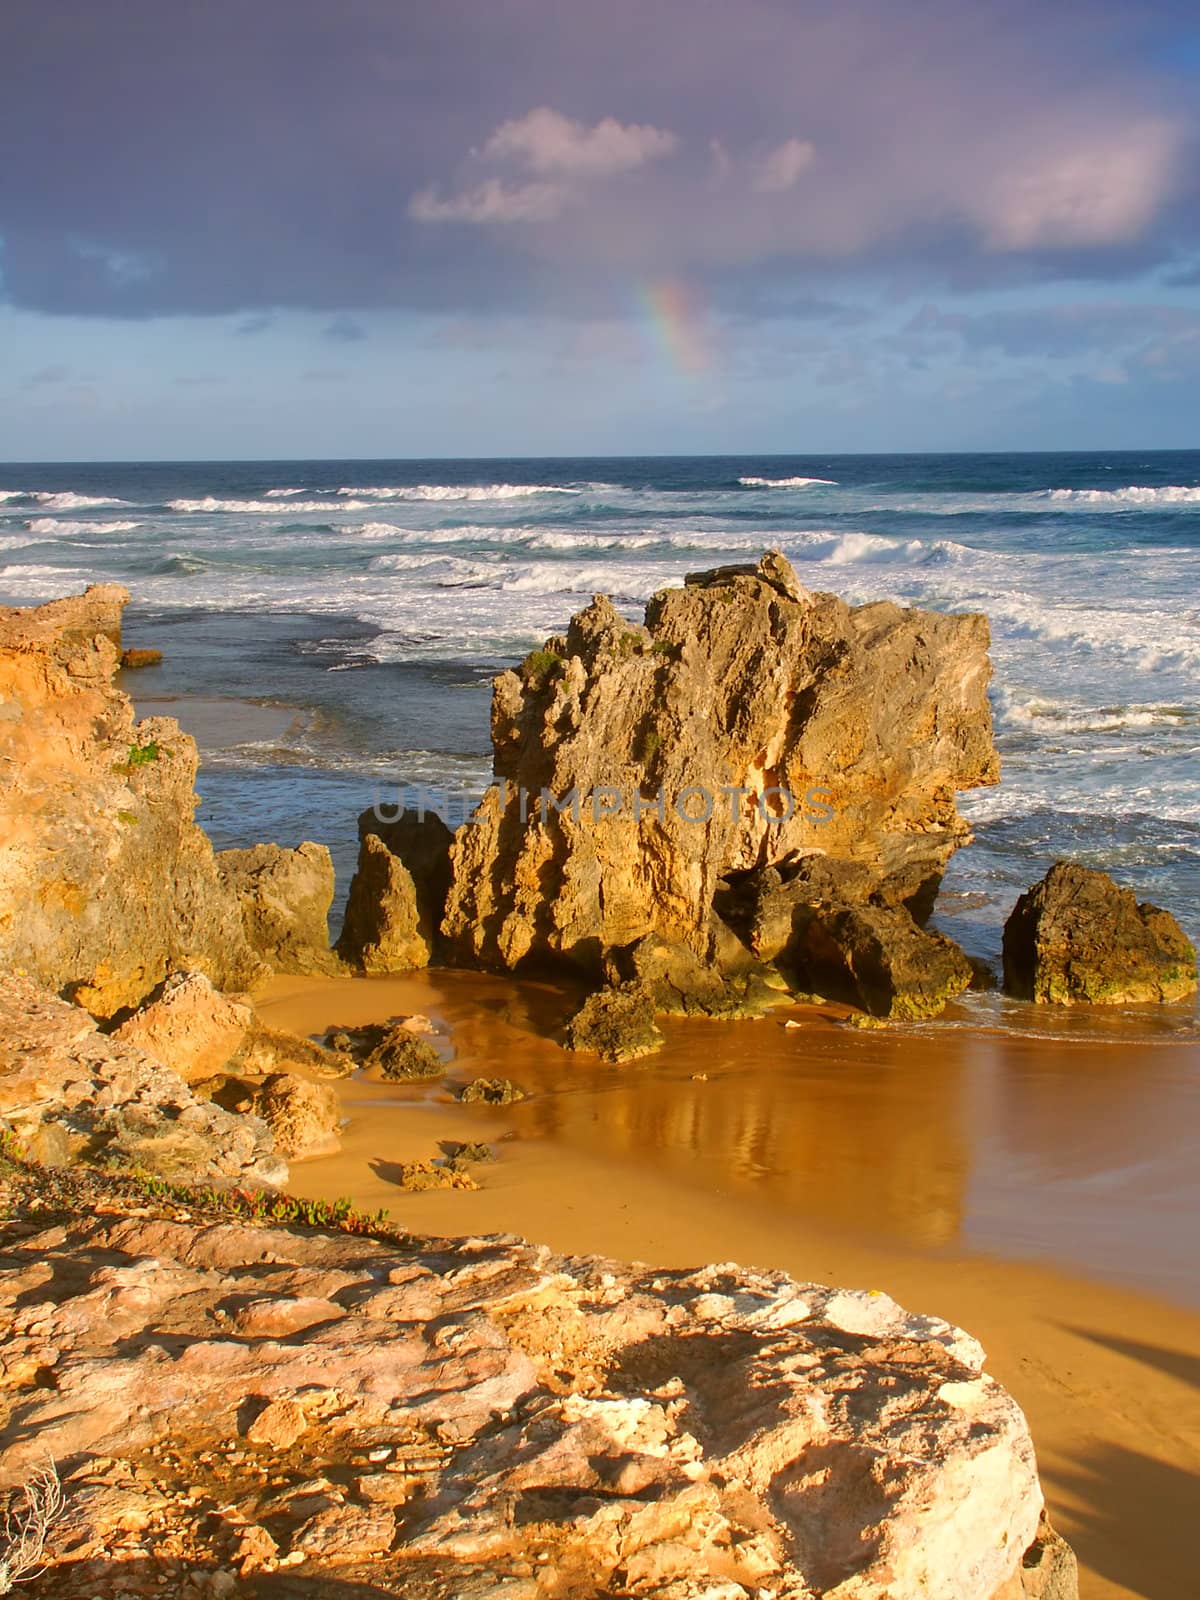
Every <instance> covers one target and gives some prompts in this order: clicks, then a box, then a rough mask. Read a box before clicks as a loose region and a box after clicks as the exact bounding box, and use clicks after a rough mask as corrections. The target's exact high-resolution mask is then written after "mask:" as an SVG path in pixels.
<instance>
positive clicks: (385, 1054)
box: [363, 1022, 446, 1079]
mask: <svg viewBox="0 0 1200 1600" xmlns="http://www.w3.org/2000/svg"><path fill="white" fill-rule="evenodd" d="M366 1042H367V1043H368V1045H369V1048H368V1050H367V1052H366V1054H365V1056H364V1057H363V1066H364V1067H365V1068H366V1070H367V1071H368V1072H378V1073H379V1074H380V1075H381V1076H382V1077H384V1078H397V1079H405V1078H438V1077H440V1076H441V1075H442V1073H443V1072H445V1070H446V1063H445V1062H444V1061H443V1060H442V1058H441V1056H440V1055H439V1054H438V1052H437V1050H436V1049H435V1048H434V1047H433V1045H431V1044H430V1043H429V1040H428V1039H422V1038H420V1037H419V1035H418V1034H417V1033H415V1032H414V1031H413V1029H412V1028H410V1027H406V1026H405V1024H404V1023H403V1022H398V1023H394V1024H384V1025H383V1026H381V1027H379V1028H377V1029H373V1030H371V1034H370V1036H369V1037H368V1039H367V1041H366Z"/></svg>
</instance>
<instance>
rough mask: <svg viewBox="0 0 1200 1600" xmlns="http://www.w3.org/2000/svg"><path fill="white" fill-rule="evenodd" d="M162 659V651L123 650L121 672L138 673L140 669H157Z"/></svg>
mask: <svg viewBox="0 0 1200 1600" xmlns="http://www.w3.org/2000/svg"><path fill="white" fill-rule="evenodd" d="M162 658H163V653H162V651H161V650H122V651H121V670H122V671H123V672H136V671H137V670H138V669H139V668H140V667H157V666H159V665H161V663H162Z"/></svg>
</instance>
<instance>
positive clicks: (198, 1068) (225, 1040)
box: [113, 972, 253, 1082]
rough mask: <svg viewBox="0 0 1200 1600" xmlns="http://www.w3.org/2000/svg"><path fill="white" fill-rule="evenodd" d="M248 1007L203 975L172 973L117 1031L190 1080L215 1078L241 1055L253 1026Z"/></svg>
mask: <svg viewBox="0 0 1200 1600" xmlns="http://www.w3.org/2000/svg"><path fill="white" fill-rule="evenodd" d="M252 1018H253V1013H252V1011H251V1008H250V1007H249V1006H248V1005H244V1004H242V1003H240V1002H239V1001H236V1000H230V999H229V998H228V996H226V995H223V994H218V993H217V991H216V990H215V989H214V988H213V986H212V984H211V983H210V982H209V981H208V979H207V978H206V977H205V976H204V974H203V973H202V972H179V973H173V974H172V975H171V976H170V977H169V978H168V979H167V980H166V982H165V983H163V984H160V986H159V987H158V988H157V989H156V990H155V991H154V993H153V994H152V995H151V996H150V998H149V999H148V1000H147V1001H146V1002H145V1004H143V1005H141V1006H139V1007H138V1009H137V1010H136V1011H135V1012H134V1013H133V1015H132V1016H130V1017H128V1018H126V1020H125V1021H124V1022H122V1023H121V1025H120V1027H119V1028H117V1029H116V1030H115V1031H114V1033H113V1038H114V1039H120V1040H121V1041H122V1042H123V1043H125V1044H135V1045H137V1046H138V1047H139V1048H140V1049H142V1050H145V1051H146V1053H147V1054H148V1055H152V1056H157V1057H158V1059H159V1060H160V1061H161V1062H162V1063H163V1064H164V1065H165V1066H168V1067H170V1068H171V1070H172V1071H173V1072H177V1073H178V1074H179V1076H180V1077H181V1078H184V1079H186V1080H187V1081H188V1082H191V1081H193V1080H194V1079H198V1078H207V1077H211V1076H212V1074H213V1073H214V1072H219V1071H220V1070H221V1068H222V1067H224V1066H225V1065H226V1064H227V1063H228V1062H229V1061H230V1060H231V1059H232V1058H233V1056H234V1055H235V1054H236V1053H237V1051H238V1049H239V1047H240V1046H241V1044H242V1042H243V1040H244V1039H245V1037H246V1034H247V1031H248V1030H249V1028H250V1025H251V1021H252Z"/></svg>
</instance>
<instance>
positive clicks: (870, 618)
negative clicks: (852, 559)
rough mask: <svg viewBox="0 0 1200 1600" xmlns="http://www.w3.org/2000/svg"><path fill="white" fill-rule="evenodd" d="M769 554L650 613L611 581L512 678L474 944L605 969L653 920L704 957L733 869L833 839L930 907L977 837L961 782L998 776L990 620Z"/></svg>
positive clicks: (467, 837)
mask: <svg viewBox="0 0 1200 1600" xmlns="http://www.w3.org/2000/svg"><path fill="white" fill-rule="evenodd" d="M765 561H766V564H765V565H764V564H762V563H760V564H759V566H758V567H757V568H755V569H753V570H745V569H732V570H728V571H721V570H718V571H717V572H715V573H707V574H700V575H698V576H697V577H696V578H694V579H693V580H692V581H690V582H689V583H688V584H687V585H686V586H685V587H684V588H681V589H667V590H663V591H662V592H661V593H659V594H657V595H655V596H654V598H653V599H652V600H651V602H650V604H649V606H648V607H647V610H646V620H645V625H644V626H643V625H641V624H638V623H631V622H628V621H626V620H625V619H624V618H623V617H621V616H620V615H618V613H617V612H616V610H615V609H614V608H613V606H612V604H611V602H610V601H608V600H606V599H604V598H603V597H600V596H598V597H597V598H596V599H595V600H594V601H593V603H592V604H591V605H590V606H589V607H588V608H587V609H586V610H585V611H583V612H581V613H579V614H578V615H577V616H576V617H574V618H573V619H572V621H571V624H570V627H569V629H568V632H567V634H566V637H565V638H564V639H557V640H550V641H547V645H546V648H545V649H544V650H542V651H535V652H534V653H533V655H531V656H530V657H529V658H527V660H526V662H525V663H524V664H523V666H522V669H521V670H520V672H512V671H510V672H505V673H502V674H501V675H500V676H499V677H498V678H497V679H496V681H495V688H494V693H493V700H492V741H493V746H494V767H495V773H496V777H497V779H498V780H500V781H499V782H497V783H496V784H494V785H493V786H492V787H491V788H490V789H489V790H488V791H487V793H486V795H485V796H484V798H483V801H482V803H481V805H480V807H479V808H478V810H477V812H476V813H475V816H474V818H473V821H472V825H471V826H468V827H465V828H462V829H460V830H459V832H458V833H457V835H456V836H455V842H454V845H453V848H452V851H451V860H452V867H453V882H452V886H451V890H450V895H449V899H448V901H447V907H446V916H445V920H444V922H443V932H444V934H445V935H446V937H447V938H448V939H449V940H450V942H451V944H452V947H453V948H454V949H455V950H456V951H457V953H458V954H459V956H460V957H461V958H464V959H469V960H475V961H479V962H482V963H484V964H487V965H493V966H499V967H508V968H511V967H515V966H516V965H517V964H518V963H519V962H521V961H524V960H527V959H530V958H535V957H546V956H563V957H569V958H571V959H572V960H574V961H575V962H577V963H578V964H582V965H584V966H585V967H587V968H589V969H590V970H592V971H595V970H596V969H597V968H598V967H599V964H600V961H601V958H602V954H603V952H604V951H605V950H608V949H610V948H612V947H614V946H624V945H628V944H631V943H633V942H634V941H635V940H638V939H640V938H642V937H643V936H645V935H646V934H654V935H656V936H657V937H659V938H661V939H664V940H667V941H668V942H673V943H679V944H685V945H688V946H690V947H691V948H692V949H693V950H694V951H695V952H696V954H697V955H698V956H700V957H701V958H702V959H704V960H705V961H708V960H710V959H712V957H713V948H714V942H715V930H714V927H713V920H712V913H713V902H714V895H715V894H716V892H717V890H718V887H719V885H720V883H721V882H722V881H723V880H725V879H727V877H728V875H729V874H730V873H737V872H748V871H750V870H752V869H753V868H756V867H758V866H761V865H762V864H763V863H764V862H767V863H774V862H782V861H786V860H788V859H790V858H792V857H794V856H795V855H796V853H797V852H801V853H803V852H806V851H812V850H814V849H820V850H823V851H824V852H825V853H826V854H827V855H828V856H829V857H831V858H834V859H836V860H838V861H844V862H849V863H852V864H854V865H855V866H856V867H858V868H861V869H863V870H865V871H866V872H867V874H868V875H869V878H870V881H871V885H872V892H873V893H874V895H875V896H876V897H877V898H878V899H880V900H881V901H882V902H884V903H886V904H899V903H902V902H907V903H910V904H912V905H914V906H915V907H918V908H921V910H922V914H923V910H924V908H925V906H926V905H927V903H928V902H929V900H930V898H931V895H932V891H933V890H934V889H935V888H936V885H937V883H938V881H939V879H940V877H941V874H942V871H943V869H944V867H945V864H946V862H947V860H948V859H949V857H950V855H951V854H952V853H953V851H954V850H955V849H956V848H957V847H958V846H959V845H960V844H962V843H964V842H965V841H966V840H967V838H968V837H969V831H968V828H967V825H966V823H965V822H964V821H963V819H962V818H961V817H960V816H959V815H958V813H957V811H956V809H955V805H954V795H955V791H956V790H957V789H963V788H972V787H975V786H977V785H980V784H987V783H994V782H995V781H996V779H997V776H998V770H999V767H998V761H997V757H996V752H995V749H994V747H993V744H992V736H991V719H990V714H989V711H988V703H987V693H986V691H987V682H988V677H989V673H990V668H989V663H988V658H987V646H988V628H987V622H986V619H985V618H984V617H982V616H974V615H971V616H966V615H964V616H956V615H943V614H935V613H931V612H922V611H915V610H905V609H902V608H901V607H899V606H895V605H893V604H891V603H890V602H879V603H877V604H874V605H867V606H859V607H851V606H848V605H847V604H845V603H844V602H843V601H841V600H839V599H837V598H836V597H835V596H833V595H824V594H821V595H808V594H807V593H806V592H805V591H804V590H803V589H802V587H801V586H800V584H799V583H798V581H797V580H796V578H795V575H794V574H793V573H792V572H791V569H790V568H789V567H788V565H787V563H786V561H784V559H783V557H782V556H779V555H778V554H776V553H772V554H771V555H770V556H769V557H767V558H765ZM660 792H661V794H662V796H663V800H662V805H661V807H660V806H659V804H658V801H657V799H656V796H657V795H658V794H659V793H660ZM543 793H544V795H545V799H544V801H543ZM572 795H575V796H577V797H578V809H577V811H575V810H574V809H573V804H572ZM710 807H711V812H710ZM559 808H561V809H559ZM789 808H790V810H791V813H792V814H791V815H790V817H789V816H788V815H787V812H788V811H789ZM705 817H707V820H701V819H703V818H705Z"/></svg>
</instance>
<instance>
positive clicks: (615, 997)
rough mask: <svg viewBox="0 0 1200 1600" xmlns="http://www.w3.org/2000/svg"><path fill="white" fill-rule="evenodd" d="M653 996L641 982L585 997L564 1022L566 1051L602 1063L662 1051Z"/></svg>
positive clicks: (633, 1058) (634, 1058)
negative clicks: (583, 1053) (587, 1053)
mask: <svg viewBox="0 0 1200 1600" xmlns="http://www.w3.org/2000/svg"><path fill="white" fill-rule="evenodd" d="M654 1016H655V1004H654V996H653V995H652V994H651V992H650V990H649V989H648V988H646V986H645V985H644V984H641V983H621V984H618V985H617V986H616V987H615V988H610V989H597V990H596V991H595V993H594V994H590V995H588V997H587V999H586V1000H585V1001H584V1002H583V1004H582V1005H581V1006H580V1008H579V1010H578V1011H577V1012H576V1013H575V1015H574V1016H573V1017H572V1018H571V1020H570V1022H568V1023H567V1039H566V1042H567V1048H568V1049H570V1050H588V1051H592V1052H594V1053H595V1054H596V1055H598V1056H600V1057H601V1059H602V1060H604V1061H613V1062H619V1061H635V1060H636V1059H637V1058H638V1057H639V1056H648V1055H651V1054H652V1053H653V1052H654V1051H655V1050H658V1049H660V1048H661V1046H662V1043H663V1036H662V1033H661V1031H660V1030H659V1028H658V1025H657V1023H656V1022H655V1020H654Z"/></svg>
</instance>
